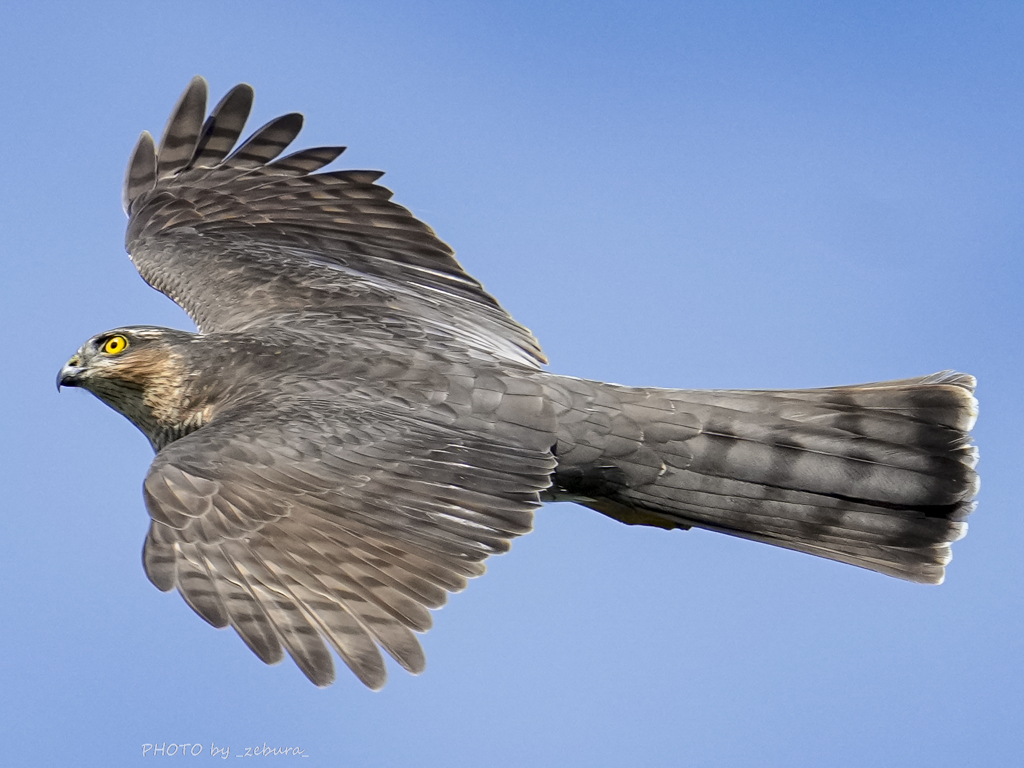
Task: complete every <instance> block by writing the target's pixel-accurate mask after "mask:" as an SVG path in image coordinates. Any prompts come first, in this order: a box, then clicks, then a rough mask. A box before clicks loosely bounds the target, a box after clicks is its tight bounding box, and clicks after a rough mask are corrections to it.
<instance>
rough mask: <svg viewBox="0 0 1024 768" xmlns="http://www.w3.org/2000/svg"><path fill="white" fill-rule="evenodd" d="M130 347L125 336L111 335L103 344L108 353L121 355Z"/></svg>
mask: <svg viewBox="0 0 1024 768" xmlns="http://www.w3.org/2000/svg"><path fill="white" fill-rule="evenodd" d="M126 349H128V339H126V338H125V337H124V336H111V337H110V338H109V339H107V341H106V343H104V345H103V351H104V352H106V353H107V354H108V355H120V354H121V353H122V352H124V351H125V350H126Z"/></svg>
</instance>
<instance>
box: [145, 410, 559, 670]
mask: <svg viewBox="0 0 1024 768" xmlns="http://www.w3.org/2000/svg"><path fill="white" fill-rule="evenodd" d="M534 442H536V441H534ZM524 444H525V445H526V446H527V447H524ZM537 445H539V443H537ZM554 465H555V461H554V459H553V457H552V456H551V453H550V451H548V450H545V449H542V448H539V447H529V441H511V440H507V439H502V438H500V437H498V436H489V437H481V436H479V435H473V434H469V433H466V432H463V431H461V430H458V429H456V428H454V427H449V426H439V425H437V424H431V423H428V422H427V421H425V420H422V419H420V418H416V417H415V416H412V415H409V414H404V415H402V414H396V413H387V412H382V411H380V410H375V411H371V410H368V409H355V408H344V407H339V406H338V405H337V404H336V403H326V402H320V401H312V402H310V401H306V402H301V401H293V402H285V403H276V404H274V405H273V406H272V407H270V406H268V407H266V408H259V407H257V408H249V409H247V411H246V412H245V413H244V414H239V413H235V414H232V413H225V414H222V415H219V416H217V417H216V418H215V419H214V420H213V421H211V422H210V423H209V424H207V425H206V426H204V427H203V428H202V429H200V430H197V431H196V432H193V433H192V434H190V435H188V436H186V437H183V438H182V439H180V440H178V441H176V442H174V443H171V444H170V445H169V446H167V447H166V448H164V449H163V450H162V451H161V452H160V453H159V454H158V455H157V457H156V459H155V460H154V462H153V465H152V467H151V469H150V471H149V474H148V475H147V477H146V481H145V498H146V505H147V507H148V508H149V512H150V514H151V516H152V518H153V522H152V525H151V527H150V531H149V536H148V537H147V539H146V546H145V551H144V556H143V559H144V563H145V567H146V573H147V574H148V576H149V578H150V580H151V581H152V582H153V583H154V584H155V585H156V586H157V587H159V588H160V589H162V590H164V591H167V590H170V589H172V588H174V587H177V588H178V590H179V591H180V592H181V594H182V596H183V597H184V598H185V600H186V602H188V604H189V605H190V606H191V607H192V608H193V609H194V610H195V611H196V612H197V613H198V614H199V615H200V616H202V617H203V618H204V619H206V620H207V621H208V622H210V623H211V624H213V625H214V626H216V627H224V626H227V625H231V626H233V627H234V628H235V630H236V631H237V632H238V634H239V635H240V636H241V637H242V639H243V640H244V641H245V643H246V644H247V645H248V646H249V647H250V648H251V649H252V650H253V652H255V653H256V655H257V656H259V658H260V659H262V660H263V661H265V662H267V663H274V662H276V661H279V660H280V659H281V658H282V657H283V653H282V647H283V649H284V650H287V651H288V653H289V654H290V655H291V656H292V658H293V659H294V660H295V662H296V664H298V666H299V667H300V668H301V669H302V671H303V672H304V673H305V674H306V676H307V677H309V679H310V680H312V681H313V682H314V683H316V684H317V685H328V684H329V683H330V682H331V681H332V680H333V679H334V667H333V664H332V661H331V655H330V653H329V651H328V650H327V647H326V646H325V643H324V641H327V643H329V644H330V645H331V646H332V647H333V648H334V649H335V650H336V651H337V653H338V654H339V655H340V656H341V658H342V659H343V660H344V661H345V663H346V664H348V666H349V667H351V668H352V670H353V671H354V672H355V674H356V675H357V676H358V677H359V679H360V680H362V681H363V682H364V683H365V684H366V685H368V686H370V687H371V688H379V687H380V686H382V685H383V684H384V679H385V669H384V663H383V660H382V658H381V655H380V652H379V651H378V649H377V646H378V645H379V646H381V647H383V648H384V649H385V650H386V651H387V652H388V653H390V654H391V655H392V656H393V657H394V658H395V659H396V660H397V661H398V662H399V663H400V664H401V665H402V666H404V667H405V668H406V669H408V670H409V671H410V672H414V673H416V672H420V671H422V669H423V667H424V657H423V651H422V650H421V648H420V645H419V643H418V641H417V640H416V638H415V636H414V635H413V630H415V631H418V632H423V631H425V630H427V629H429V628H430V625H431V617H430V613H429V612H428V611H427V609H428V608H436V607H438V606H440V605H442V604H443V603H444V602H445V599H446V593H447V592H452V591H458V590H461V589H462V588H463V587H465V585H466V579H467V578H469V577H472V576H477V575H479V574H481V573H483V571H484V566H483V562H482V561H483V560H484V559H485V558H486V557H487V556H488V555H491V554H493V553H496V552H504V551H506V550H507V549H508V547H509V541H510V540H511V539H512V538H513V537H515V536H518V535H520V534H522V533H526V532H527V531H529V530H530V527H531V523H532V510H533V509H534V508H535V507H537V506H538V505H539V503H540V501H539V496H538V493H539V491H541V490H543V489H545V488H547V487H548V485H549V483H550V479H549V478H550V475H551V472H552V470H553V469H554Z"/></svg>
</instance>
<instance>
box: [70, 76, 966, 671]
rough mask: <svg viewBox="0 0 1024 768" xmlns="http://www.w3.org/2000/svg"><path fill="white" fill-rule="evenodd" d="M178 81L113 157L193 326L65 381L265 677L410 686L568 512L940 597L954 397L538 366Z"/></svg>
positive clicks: (155, 531) (155, 577) (300, 172)
mask: <svg viewBox="0 0 1024 768" xmlns="http://www.w3.org/2000/svg"><path fill="white" fill-rule="evenodd" d="M206 99H207V85H206V81H205V80H203V79H202V78H199V77H197V78H195V79H194V80H192V82H191V83H190V85H189V86H188V88H187V89H186V91H185V93H184V94H183V95H182V97H181V99H180V100H179V102H178V104H177V106H176V108H175V109H174V112H173V113H172V115H171V117H170V120H169V121H168V123H167V126H166V128H165V130H164V133H163V137H162V138H161V140H160V144H159V147H156V146H155V145H154V141H153V139H152V137H151V136H150V134H148V133H143V134H142V136H141V138H140V139H139V142H138V144H137V145H136V147H135V151H134V154H133V155H132V157H131V161H130V163H129V166H128V172H127V177H126V180H125V186H124V207H125V210H126V212H127V214H128V217H129V222H128V232H127V236H126V246H127V249H128V252H129V254H130V255H131V259H132V261H133V262H134V264H135V266H136V267H137V268H138V270H139V272H140V274H141V275H142V277H143V278H144V279H145V280H146V281H147V282H148V283H149V284H150V285H151V286H153V287H154V288H156V289H157V290H159V291H161V292H163V293H165V294H166V295H167V296H169V297H170V298H171V299H173V300H174V301H175V302H177V303H178V304H179V305H180V306H181V307H183V308H184V309H185V311H186V312H187V313H188V314H189V315H190V316H191V317H192V319H193V320H194V321H195V323H196V325H197V327H198V333H189V332H185V331H180V330H172V329H169V328H157V327H150V326H129V327H124V328H117V329H114V330H111V331H107V332H105V333H101V334H99V335H97V336H94V337H93V338H91V339H90V340H89V341H87V342H86V343H85V344H84V345H83V346H82V347H81V348H80V349H79V350H78V352H77V353H75V355H74V357H72V358H71V359H70V360H69V361H68V363H67V364H66V365H65V366H64V367H63V368H62V369H61V371H60V373H59V376H58V386H61V385H63V386H75V387H82V388H83V389H86V390H88V391H90V392H92V393H93V394H94V395H96V396H97V397H98V398H100V399H101V400H102V401H103V402H105V403H107V404H108V405H109V406H111V407H112V408H113V409H114V410H116V411H119V412H120V413H122V414H123V415H124V416H126V417H127V418H128V419H129V420H130V421H131V422H133V423H134V424H135V425H136V426H137V427H138V428H139V429H140V430H142V432H143V433H145V435H146V437H148V438H149V441H150V443H152V446H153V449H154V450H155V452H156V457H155V459H154V460H153V464H152V466H151V467H150V469H149V472H148V474H147V475H146V478H145V482H144V486H143V495H144V498H145V504H146V508H147V509H148V510H149V514H150V516H151V518H152V520H151V525H150V528H149V533H148V535H147V537H146V541H145V545H144V548H143V564H144V567H145V571H146V574H147V576H148V577H149V579H150V581H152V582H153V584H154V585H156V586H157V587H158V588H159V589H161V590H164V591H170V590H172V589H177V590H178V592H179V593H180V594H181V596H182V597H183V598H184V599H185V601H186V602H187V603H188V605H189V606H191V608H192V609H193V610H194V611H195V612H196V613H198V614H199V615H200V616H201V617H202V618H204V619H205V620H206V621H208V622H209V623H210V624H212V625H213V626H215V627H227V626H231V627H233V628H234V629H235V631H236V632H237V633H238V634H239V636H241V638H242V640H243V641H244V642H245V644H246V645H248V646H249V648H251V649H252V651H253V652H254V653H255V654H256V655H257V656H258V657H259V658H260V659H262V660H263V661H264V662H266V663H268V664H272V663H275V662H277V661H280V660H281V659H282V658H283V657H284V653H285V652H287V653H288V654H289V655H290V656H291V657H292V659H294V660H295V663H296V664H297V665H298V667H299V668H300V669H301V670H302V672H303V673H305V675H306V676H307V677H308V678H309V679H310V680H311V681H312V682H313V683H315V684H316V685H319V686H324V685H328V684H330V683H331V682H332V681H333V679H334V664H333V660H332V658H333V657H332V655H331V652H330V650H329V648H333V649H334V651H335V652H336V653H337V655H338V656H339V657H340V658H341V659H342V660H343V661H344V662H345V663H346V664H347V665H348V666H349V667H350V668H351V669H352V671H353V672H354V673H355V675H356V676H357V677H358V678H359V679H360V680H361V681H362V682H363V683H365V684H366V685H367V686H369V687H371V688H379V687H380V686H382V685H383V684H384V681H385V674H386V671H385V664H384V660H383V657H382V654H381V649H383V650H384V651H386V652H387V653H388V654H390V655H391V656H392V657H393V658H394V659H395V660H396V661H397V662H398V663H399V664H400V665H401V666H403V667H404V668H405V669H407V670H409V671H410V672H412V673H418V672H420V671H422V670H423V668H424V664H425V660H424V655H423V651H422V649H421V647H420V645H419V642H418V640H417V638H416V635H415V633H417V632H424V631H426V630H427V629H428V628H429V627H430V625H431V614H430V611H429V609H431V608H438V607H439V606H441V605H442V604H444V602H445V600H446V598H447V595H448V593H449V592H457V591H459V590H461V589H463V588H464V587H465V586H466V583H467V580H468V579H470V578H473V577H475V576H479V575H480V574H482V573H483V572H484V560H485V559H486V558H487V557H488V556H490V555H493V554H496V553H501V552H505V551H506V550H507V549H508V548H509V545H510V542H511V540H512V539H513V538H515V537H516V536H520V535H522V534H524V533H527V532H528V531H529V530H530V528H531V523H532V518H533V513H534V510H535V509H536V508H537V507H539V506H540V504H541V503H542V502H544V501H549V500H556V499H557V500H572V501H575V502H578V503H580V504H583V505H586V506H588V507H591V508H593V509H594V510H596V511H598V512H601V513H603V514H605V515H608V516H610V517H612V518H615V519H617V520H620V521H622V522H624V523H628V524H634V525H648V526H657V527H660V528H666V529H674V528H678V529H687V528H704V529H707V530H711V531H719V532H721V533H726V534H730V535H732V536H739V537H743V538H746V539H753V540H755V541H760V542H765V543H768V544H774V545H776V546H780V547H786V548H789V549H794V550H798V551H801V552H806V553H810V554H813V555H818V556H820V557H825V558H829V559H832V560H838V561H840V562H843V563H849V564H853V565H857V566H861V567H864V568H869V569H871V570H873V571H878V572H880V573H883V574H888V575H890V576H895V577H898V578H902V579H908V580H911V581H917V582H925V583H939V582H941V581H942V579H943V575H944V570H945V566H946V564H947V563H948V562H949V558H950V543H951V542H953V541H955V540H956V539H959V538H960V537H961V536H963V534H964V533H965V531H966V527H967V526H966V523H965V522H964V519H965V517H966V516H967V515H968V514H969V513H970V512H971V511H972V509H973V507H974V503H973V498H974V496H975V494H976V491H977V487H978V481H977V475H976V473H975V465H976V462H977V453H976V451H975V449H974V447H973V446H972V445H971V443H970V438H969V434H968V433H969V431H970V429H971V427H972V426H973V423H974V420H975V415H976V401H975V399H974V397H973V394H972V393H973V389H974V383H975V382H974V379H973V378H972V377H971V376H968V375H966V374H960V373H952V372H944V373H938V374H934V375H931V376H924V377H921V378H915V379H904V380H900V381H889V382H883V383H874V384H864V385H860V386H844V387H835V388H827V389H813V390H772V391H739V390H720V391H714V390H709V391H702V390H678V389H656V388H642V387H626V386H618V385H614V384H605V383H601V382H598V381H588V380H585V379H578V378H571V377H568V376H560V375H556V374H553V373H549V372H547V371H545V370H544V368H543V367H542V366H543V364H544V363H546V360H545V358H544V355H543V353H542V352H541V349H540V346H539V344H538V343H537V340H536V339H535V338H534V337H533V335H532V334H531V333H530V331H528V330H527V329H526V328H524V327H523V326H521V325H519V324H518V323H517V322H516V321H515V320H514V319H513V318H512V317H511V316H510V315H509V314H508V313H507V312H506V311H505V310H504V309H503V308H502V307H501V305H500V304H499V303H498V302H497V301H496V300H495V299H494V298H492V297H491V295H490V294H488V293H487V292H486V291H485V290H484V289H483V287H482V286H481V284H480V283H479V282H477V281H476V280H474V279H473V278H472V277H470V276H469V275H468V274H467V273H466V272H465V271H464V270H463V269H462V267H461V266H460V264H459V262H458V261H456V259H455V257H454V255H453V251H452V250H451V248H449V247H448V246H447V245H446V244H445V243H444V242H442V241H441V240H440V239H439V238H438V237H437V235H436V234H435V233H434V231H433V230H432V229H431V228H430V227H429V226H427V225H426V224H424V223H423V222H421V221H419V220H418V219H417V218H415V217H414V216H413V215H412V214H411V213H410V212H409V211H408V210H407V209H405V208H403V207H401V206H399V205H397V204H395V203H393V202H391V192H390V191H389V190H388V189H385V188H384V187H382V186H379V185H378V184H376V181H377V180H378V179H379V178H380V176H381V175H382V174H381V173H377V172H371V171H322V170H321V169H322V168H323V167H324V166H327V165H328V164H330V163H332V162H333V161H334V160H335V159H336V158H337V157H338V156H339V155H340V154H341V152H342V150H343V148H342V147H319V148H315V149H305V150H302V151H299V152H295V153H294V154H290V155H288V156H286V157H283V158H280V159H278V158H279V156H280V155H281V153H282V151H283V150H284V149H285V148H286V147H287V146H288V145H289V144H290V143H291V142H292V141H293V140H294V139H295V137H296V135H297V134H298V133H299V130H300V128H301V126H302V121H303V118H302V116H301V115H299V114H294V113H293V114H288V115H284V116H283V117H279V118H277V119H275V120H272V121H270V122H269V123H267V124H266V125H264V126H263V127H262V128H260V129H259V130H257V131H256V132H255V133H254V134H253V135H252V136H251V137H250V138H248V139H247V140H245V141H244V142H242V143H241V144H240V145H239V146H238V147H237V148H236V147H235V145H236V143H237V142H238V139H239V137H240V135H241V133H242V130H243V127H244V125H245V122H246V119H247V118H248V115H249V111H250V108H251V105H252V99H253V91H252V88H251V87H249V86H248V85H244V84H243V85H239V86H237V87H235V88H233V89H232V90H231V91H230V92H228V94H227V95H226V96H225V97H224V98H223V99H222V100H221V101H220V103H219V104H217V106H216V107H214V108H213V110H212V112H210V114H209V116H206Z"/></svg>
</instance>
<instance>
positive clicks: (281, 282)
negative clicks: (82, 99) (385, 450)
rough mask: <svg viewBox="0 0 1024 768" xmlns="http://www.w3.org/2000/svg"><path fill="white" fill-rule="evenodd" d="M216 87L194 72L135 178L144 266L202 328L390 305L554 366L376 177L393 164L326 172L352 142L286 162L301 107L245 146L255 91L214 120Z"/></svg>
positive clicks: (466, 338) (130, 238) (446, 334)
mask: <svg viewBox="0 0 1024 768" xmlns="http://www.w3.org/2000/svg"><path fill="white" fill-rule="evenodd" d="M206 95H207V86H206V81H205V80H203V79H202V78H201V77H196V78H195V79H193V80H192V82H191V84H190V85H189V87H188V88H187V89H186V91H185V93H184V94H183V95H182V97H181V99H180V100H179V102H178V105H177V107H176V108H175V110H174V113H173V114H172V115H171V118H170V120H169V121H168V123H167V127H166V128H165V129H164V134H163V137H162V138H161V141H160V146H159V148H158V149H157V148H155V146H154V143H153V139H152V137H151V136H150V135H149V134H148V133H143V134H142V136H141V138H140V139H139V142H138V144H137V145H136V147H135V151H134V153H133V155H132V159H131V161H130V163H129V166H128V172H127V175H126V178H125V187H124V206H125V211H126V212H127V213H128V215H129V218H130V220H129V223H128V232H127V236H126V245H127V248H128V251H129V253H130V254H131V257H132V261H133V262H134V263H135V265H136V267H137V268H138V270H139V272H140V273H141V274H142V277H143V278H144V279H145V280H146V281H147V282H148V283H149V284H150V285H152V286H153V287H154V288H156V289H157V290H159V291H162V292H163V293H165V294H167V295H168V296H169V297H170V298H171V299H173V300H174V301H175V302H177V303H178V304H179V305H181V307H182V308H184V309H185V311H186V312H188V313H189V315H190V316H191V317H192V318H193V320H195V321H196V324H197V325H198V326H199V327H200V330H202V331H204V332H209V331H226V330H242V329H245V328H249V327H252V326H255V325H262V324H277V325H280V324H287V323H297V322H298V323H308V322H310V321H311V318H312V317H315V321H316V322H321V323H322V322H330V318H331V317H332V316H335V317H336V316H346V317H348V316H351V315H355V314H361V313H365V312H366V311H367V309H373V308H377V309H381V310H386V312H387V314H388V318H389V320H390V322H392V323H400V324H404V325H405V326H407V327H409V328H410V329H412V330H414V331H415V332H417V333H428V334H434V335H438V334H440V335H441V336H442V337H443V338H445V339H449V340H453V341H455V342H457V343H459V344H461V345H463V346H469V347H474V348H477V349H479V350H483V351H485V352H486V353H488V354H489V355H491V356H497V357H500V358H503V359H510V360H515V361H517V362H519V363H523V364H526V365H530V366H537V365H538V364H539V363H543V362H545V360H544V356H543V353H542V352H541V350H540V346H539V345H538V343H537V340H536V339H535V338H534V337H533V335H532V334H531V333H530V332H529V331H528V330H527V329H526V328H523V327H522V326H521V325H519V324H518V323H516V322H515V320H513V319H512V317H511V316H510V315H509V314H508V313H507V312H506V311H505V310H504V309H502V308H501V306H500V305H499V304H498V302H497V301H496V300H495V299H494V298H493V297H491V296H490V295H489V294H488V293H487V292H486V291H484V289H483V287H482V286H481V285H480V283H479V282H477V281H476V280H474V279H473V278H472V277H470V276H469V275H467V274H466V273H465V271H463V269H462V267H461V266H460V265H459V263H458V261H456V259H455V256H454V252H453V251H452V249H451V248H449V247H448V246H447V245H446V244H445V243H444V242H442V241H441V240H440V239H439V238H438V237H437V236H436V235H435V234H434V231H433V230H432V229H431V228H430V227H429V226H427V225H426V224H424V223H423V222H421V221H419V220H418V219H417V218H415V217H414V216H413V215H412V214H411V213H410V212H409V211H408V210H407V209H405V208H403V207H402V206H400V205H397V204H395V203H393V202H391V192H390V190H388V189H385V188H384V187H381V186H378V185H376V184H374V182H375V181H376V180H377V179H378V178H380V176H382V175H383V174H382V173H379V172H376V171H335V172H326V173H315V171H317V170H319V169H320V168H322V167H323V166H325V165H327V164H329V163H330V162H332V161H333V160H334V159H335V158H337V157H338V155H340V154H341V152H342V151H343V149H344V148H343V147H319V148H314V149H306V150H302V151H300V152H296V153H294V154H292V155H289V156H287V157H285V158H282V159H280V160H275V158H277V156H278V155H279V154H280V153H281V152H282V151H283V150H284V148H285V147H286V146H288V145H289V144H290V143H291V142H292V140H293V139H294V138H295V137H296V135H297V134H298V133H299V130H300V129H301V127H302V115H299V114H295V113H293V114H288V115H284V116H282V117H279V118H277V119H275V120H272V121H270V122H269V123H267V124H266V125H265V126H263V127H262V128H260V129H259V130H258V131H256V133H255V134H253V135H252V136H251V137H250V138H249V139H247V140H246V141H245V142H243V143H242V144H241V145H240V146H239V147H238V148H237V149H234V151H233V152H232V149H233V147H234V145H235V143H236V141H237V140H238V138H239V136H240V135H241V132H242V129H243V127H244V125H245V122H246V119H247V118H248V115H249V110H250V108H251V106H252V98H253V91H252V88H251V87H249V86H248V85H238V86H236V87H235V88H233V89H232V90H231V91H230V92H229V93H228V94H227V95H226V96H225V97H224V98H223V99H222V100H221V102H220V103H219V104H218V105H217V106H216V107H214V109H213V111H212V112H211V113H210V115H209V117H207V118H206V119H205V120H204V115H205V111H206Z"/></svg>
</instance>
